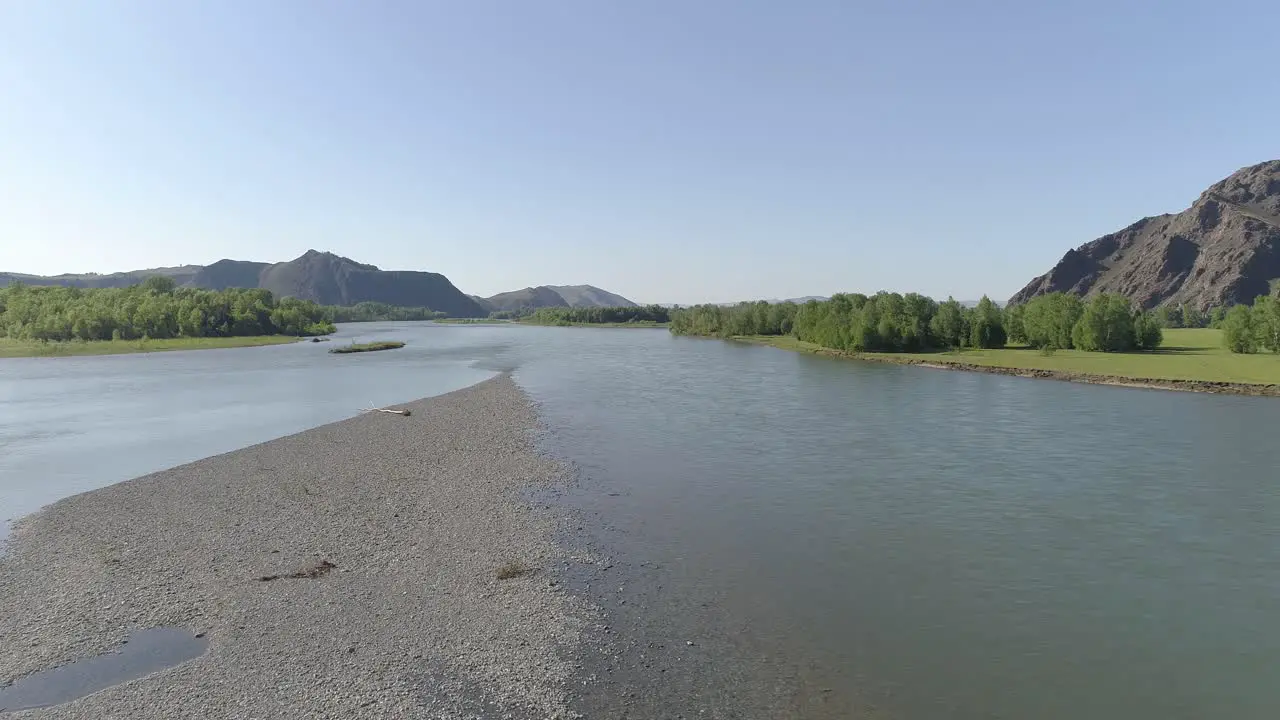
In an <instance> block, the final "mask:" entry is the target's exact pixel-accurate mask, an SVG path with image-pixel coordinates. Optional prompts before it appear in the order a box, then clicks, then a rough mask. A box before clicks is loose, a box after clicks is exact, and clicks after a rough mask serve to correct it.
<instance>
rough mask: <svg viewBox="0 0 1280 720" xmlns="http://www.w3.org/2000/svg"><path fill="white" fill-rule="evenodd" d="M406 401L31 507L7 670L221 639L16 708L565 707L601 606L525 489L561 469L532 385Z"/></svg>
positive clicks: (77, 714)
mask: <svg viewBox="0 0 1280 720" xmlns="http://www.w3.org/2000/svg"><path fill="white" fill-rule="evenodd" d="M397 407H404V408H407V409H410V410H411V411H412V415H411V416H409V417H402V416H400V415H392V414H386V413H367V414H362V415H360V416H357V417H354V418H352V419H349V420H345V421H342V422H338V423H335V424H332V425H327V426H323V427H320V428H316V429H313V430H308V431H306V432H303V433H299V434H297V435H292V436H289V437H285V438H281V439H279V440H273V441H271V442H267V443H263V444H260V445H255V446H253V447H249V448H246V449H243V450H238V451H235V452H232V453H228V454H224V455H219V456H216V457H212V458H208V459H205V460H201V461H198V462H195V463H191V464H189V465H184V466H181V467H177V468H173V469H170V470H166V471H163V472H160V473H155V474H153V475H148V476H146V477H143V478H139V479H135V480H131V481H128V482H124V483H120V484H117V485H112V486H110V487H106V488H102V489H100V490H95V491H92V492H89V493H84V494H81V495H76V496H74V497H70V498H67V499H65V500H62V501H60V502H57V503H55V504H53V505H51V506H49V507H47V508H45V509H44V510H42V511H40V512H39V513H37V514H35V515H33V516H30V517H27V518H25V519H23V520H20V521H19V522H18V523H17V525H16V526H15V528H14V532H13V535H12V537H11V538H10V547H9V552H8V554H7V555H6V556H4V557H2V558H0V604H3V605H4V606H5V607H6V608H9V609H10V612H9V614H8V615H7V616H6V618H7V619H6V622H4V623H0V684H2V683H5V682H9V681H12V680H15V679H17V678H20V677H23V676H25V675H28V674H30V673H33V672H37V671H40V670H44V669H47V668H50V667H53V666H57V665H62V664H65V663H67V662H70V661H73V660H75V659H78V658H83V657H87V656H91V655H94V654H97V653H101V652H103V651H106V650H108V649H110V648H113V647H117V646H118V644H119V643H120V641H121V640H123V639H125V638H126V637H127V635H128V634H129V632H130V631H131V630H134V629H138V628H149V627H157V626H166V627H176V628H182V629H185V630H187V631H190V632H195V633H203V634H204V636H205V637H206V638H207V639H208V641H209V649H208V651H207V652H206V653H205V654H204V655H202V656H201V657H199V658H197V659H195V660H192V661H190V662H188V663H186V664H184V665H181V666H178V667H177V668H174V669H172V670H168V671H164V672H161V673H158V674H156V675H152V676H149V677H146V678H143V679H141V680H137V681H134V682H131V683H128V684H126V685H119V686H116V687H112V688H108V689H106V690H103V691H101V692H99V693H97V694H94V695H91V696H88V697H85V698H82V699H79V700H76V701H74V702H71V703H69V704H65V705H61V706H58V707H56V708H53V709H49V710H36V711H31V712H30V713H28V714H25V715H23V716H22V717H29V718H45V717H59V718H99V717H131V718H144V719H145V718H170V717H231V716H238V715H242V714H244V713H246V712H249V713H250V714H253V715H255V716H263V717H266V716H272V717H277V716H290V717H343V718H382V717H391V716H395V717H417V716H423V717H426V716H430V717H444V718H452V717H459V718H461V717H474V716H478V715H482V714H483V715H487V714H488V713H496V714H497V716H501V717H539V718H543V717H548V718H549V717H562V716H565V715H566V714H567V702H568V699H567V690H566V681H567V679H568V678H569V676H570V673H571V672H572V671H573V665H574V662H575V653H576V652H577V648H578V645H579V642H580V639H581V633H582V631H583V628H584V618H585V617H586V613H587V611H586V610H585V608H583V607H581V605H580V604H579V603H578V602H577V601H575V600H574V599H573V598H571V597H570V596H569V595H567V594H565V593H564V592H562V591H561V589H560V587H559V586H553V585H552V584H551V583H550V582H549V580H548V569H549V568H550V567H551V566H552V564H553V563H554V562H555V561H556V560H558V559H561V558H562V551H560V550H558V549H557V547H556V546H555V544H554V543H553V537H554V534H555V532H556V531H557V528H558V527H559V525H558V520H557V518H555V517H552V516H550V515H546V514H543V513H542V512H541V511H538V510H535V509H534V508H532V507H531V506H530V505H529V504H528V503H527V502H526V501H525V500H524V499H523V495H522V493H524V492H525V491H526V490H528V489H529V488H531V487H536V486H549V485H552V484H554V483H556V482H558V481H560V480H561V478H562V477H563V474H562V470H561V469H560V467H559V466H557V465H556V464H554V463H552V462H551V461H549V460H546V459H544V458H542V457H541V456H539V455H538V454H537V453H536V452H535V450H534V448H533V446H532V439H531V437H530V430H531V429H532V428H534V427H535V423H536V416H535V414H534V411H533V409H532V407H531V405H530V403H529V400H528V399H527V398H526V397H525V396H524V395H523V393H522V392H521V391H520V390H519V389H518V388H517V387H516V386H515V384H514V383H513V382H512V380H511V379H510V378H509V377H508V376H501V377H499V378H495V379H493V380H489V381H486V382H484V383H481V384H479V385H476V386H473V387H471V388H468V389H465V390H461V391H458V392H455V393H451V394H449V395H444V396H441V397H438V398H432V399H428V400H421V401H417V402H412V403H407V404H403V405H398V406H397ZM561 562H563V560H562V559H561ZM321 568H322V569H323V570H321V571H316V570H317V569H321ZM313 571H315V572H313ZM500 574H501V575H503V576H505V578H500V577H499V575H500ZM298 575H301V577H297V576H298ZM264 578H272V579H271V580H270V581H267V580H264Z"/></svg>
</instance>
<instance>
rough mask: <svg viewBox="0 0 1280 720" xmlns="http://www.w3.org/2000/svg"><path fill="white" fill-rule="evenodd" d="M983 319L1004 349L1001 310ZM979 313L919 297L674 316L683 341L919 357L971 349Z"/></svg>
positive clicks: (699, 309) (707, 309)
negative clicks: (769, 338)
mask: <svg viewBox="0 0 1280 720" xmlns="http://www.w3.org/2000/svg"><path fill="white" fill-rule="evenodd" d="M986 302H987V305H986V306H984V308H983V315H982V316H981V318H980V321H981V322H982V323H985V324H984V325H983V328H984V329H983V331H982V332H980V333H979V335H978V336H977V337H979V338H980V339H981V341H982V342H986V343H993V342H999V343H1000V344H1003V343H1004V328H1003V325H1002V321H1001V313H1000V308H998V307H996V305H995V303H993V302H991V301H990V300H987V301H986ZM976 312H977V311H976V309H975V310H966V309H964V308H963V307H961V306H960V304H959V303H957V302H955V300H948V301H947V302H946V303H943V304H942V305H939V304H938V303H936V302H934V301H933V300H932V299H930V298H927V297H925V296H923V295H919V294H916V293H908V294H906V295H900V294H898V293H889V292H881V293H877V294H875V295H873V296H871V297H867V296H866V295H862V294H860V293H853V294H843V293H841V294H836V295H834V296H832V297H831V299H830V300H825V301H818V300H811V301H809V302H807V303H805V304H804V305H799V306H797V305H795V304H793V303H768V302H765V301H759V302H753V303H740V304H738V305H735V306H731V307H723V306H719V305H697V306H694V307H691V308H682V309H679V310H676V311H673V312H672V314H671V332H673V333H676V334H679V335H707V336H713V337H735V336H742V335H794V336H795V337H796V338H797V339H799V340H802V341H804V342H810V343H814V344H815V345H819V346H822V347H826V348H832V349H835V350H844V351H849V352H917V351H921V350H929V349H939V348H952V347H959V346H962V345H965V344H971V343H972V342H973V339H974V337H975V336H974V335H973V333H972V327H973V319H974V317H975V313H976Z"/></svg>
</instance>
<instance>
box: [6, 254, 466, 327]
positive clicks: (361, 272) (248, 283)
mask: <svg viewBox="0 0 1280 720" xmlns="http://www.w3.org/2000/svg"><path fill="white" fill-rule="evenodd" d="M150 275H169V276H170V277H172V278H173V279H174V281H175V282H177V283H178V284H179V285H186V286H189V287H199V288H206V289H211V290H224V289H226V288H233V287H244V288H262V289H265V290H270V291H271V292H272V294H274V295H275V296H277V297H296V298H300V299H303V300H314V301H316V302H318V303H320V304H322V305H355V304H356V303H360V302H365V301H373V302H381V303H387V304H388V305H399V306H403V307H429V308H431V309H432V310H438V311H440V312H444V313H447V314H449V315H450V316H452V317H483V316H485V315H487V314H488V310H486V309H485V308H484V307H482V306H481V304H480V303H478V302H476V301H475V300H474V299H472V298H471V297H470V296H468V295H464V294H463V293H462V291H460V290H458V288H456V287H454V285H453V283H451V282H449V278H447V277H445V276H444V275H441V274H439V273H431V272H418V271H413V270H380V269H378V267H377V266H374V265H365V264H362V263H358V262H356V261H354V260H351V259H349V258H345V257H340V256H338V255H334V254H333V253H328V252H317V251H315V250H308V251H307V252H306V253H305V254H303V255H302V256H301V257H298V258H296V259H294V260H290V261H288V262H280V263H261V262H248V261H243V260H219V261H218V262H215V263H213V264H212V265H208V266H203V267H202V266H199V265H188V266H183V267H181V268H155V269H152V270H137V271H133V272H128V273H115V274H112V275H92V274H90V275H57V276H53V277H41V276H37V275H18V274H14V273H0V283H5V284H8V283H9V282H12V281H14V280H17V281H20V282H24V283H28V284H30V285H71V286H74V287H124V286H127V285H133V284H135V283H139V282H142V280H144V279H146V278H147V277H148V276H150Z"/></svg>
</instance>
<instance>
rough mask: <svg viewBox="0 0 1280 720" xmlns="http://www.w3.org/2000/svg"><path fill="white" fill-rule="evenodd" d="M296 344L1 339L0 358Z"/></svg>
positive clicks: (283, 339) (270, 339) (281, 338)
mask: <svg viewBox="0 0 1280 720" xmlns="http://www.w3.org/2000/svg"><path fill="white" fill-rule="evenodd" d="M297 341H298V338H296V337H292V336H290V335H253V336H246V337H198V338H170V339H167V340H88V341H84V340H72V341H68V342H47V343H46V342H38V341H35V340H10V339H9V338H0V358H14V357H61V356H72V355H123V354H126V353H144V352H165V351H169V350H214V349H217V348H238V347H259V346H262V345H283V344H285V343H292V342H297Z"/></svg>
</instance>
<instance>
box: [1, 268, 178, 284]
mask: <svg viewBox="0 0 1280 720" xmlns="http://www.w3.org/2000/svg"><path fill="white" fill-rule="evenodd" d="M200 270H201V267H200V266H199V265H182V266H180V267H160V268H150V269H148V270H131V271H129V272H118V273H109V274H106V275H101V274H98V273H81V274H65V275H26V274H23V273H9V272H0V287H4V286H6V285H8V284H10V283H15V282H21V283H26V284H27V285H62V286H65V287H81V288H114V287H129V286H130V285H137V284H138V283H140V282H142V281H143V280H145V279H147V278H148V277H150V276H152V275H167V276H169V277H171V278H173V281H174V282H176V283H177V284H179V285H185V284H188V283H190V282H191V279H192V278H193V277H195V275H196V273H197V272H199V271H200Z"/></svg>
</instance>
